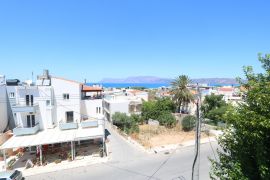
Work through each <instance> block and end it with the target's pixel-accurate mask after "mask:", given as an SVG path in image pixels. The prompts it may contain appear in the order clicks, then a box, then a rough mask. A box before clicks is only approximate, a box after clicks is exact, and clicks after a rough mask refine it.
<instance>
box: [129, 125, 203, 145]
mask: <svg viewBox="0 0 270 180" xmlns="http://www.w3.org/2000/svg"><path fill="white" fill-rule="evenodd" d="M139 128H140V132H139V133H136V134H132V135H131V137H132V138H133V139H134V140H136V141H138V142H139V143H140V144H142V145H143V146H144V147H145V148H153V147H157V146H165V145H169V144H181V143H183V142H185V141H190V140H194V139H195V132H194V131H190V132H184V131H182V128H181V126H179V125H177V126H176V127H174V128H172V129H168V128H166V127H164V126H151V125H140V127H139ZM203 137H207V135H205V134H204V133H202V138H203Z"/></svg>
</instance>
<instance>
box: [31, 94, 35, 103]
mask: <svg viewBox="0 0 270 180" xmlns="http://www.w3.org/2000/svg"><path fill="white" fill-rule="evenodd" d="M33 104H34V96H33V95H31V106H33Z"/></svg>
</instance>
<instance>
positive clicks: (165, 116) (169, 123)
mask: <svg viewBox="0 0 270 180" xmlns="http://www.w3.org/2000/svg"><path fill="white" fill-rule="evenodd" d="M158 121H159V123H160V125H163V126H166V127H168V128H172V127H174V126H175V124H176V119H175V117H174V116H173V115H172V113H170V112H166V111H165V112H162V114H161V115H160V116H159V117H158Z"/></svg>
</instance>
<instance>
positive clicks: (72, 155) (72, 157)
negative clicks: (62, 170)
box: [70, 141, 74, 161]
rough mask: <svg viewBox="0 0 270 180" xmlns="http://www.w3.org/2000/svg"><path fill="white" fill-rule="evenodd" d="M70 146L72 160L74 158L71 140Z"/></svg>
mask: <svg viewBox="0 0 270 180" xmlns="http://www.w3.org/2000/svg"><path fill="white" fill-rule="evenodd" d="M70 148H71V159H72V161H73V160H74V155H73V153H74V152H73V150H74V149H73V141H71V143H70Z"/></svg>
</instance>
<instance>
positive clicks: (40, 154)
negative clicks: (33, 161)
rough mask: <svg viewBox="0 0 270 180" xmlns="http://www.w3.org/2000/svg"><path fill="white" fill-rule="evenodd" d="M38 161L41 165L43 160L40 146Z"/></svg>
mask: <svg viewBox="0 0 270 180" xmlns="http://www.w3.org/2000/svg"><path fill="white" fill-rule="evenodd" d="M39 156H40V157H39V159H40V164H41V165H42V164H43V163H42V162H43V158H42V145H39Z"/></svg>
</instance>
